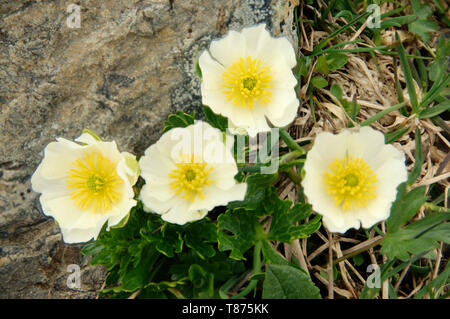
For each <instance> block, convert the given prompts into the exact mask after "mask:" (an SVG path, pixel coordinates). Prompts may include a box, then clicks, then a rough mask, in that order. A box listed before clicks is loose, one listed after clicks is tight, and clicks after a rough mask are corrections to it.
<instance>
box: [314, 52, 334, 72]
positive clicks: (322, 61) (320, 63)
mask: <svg viewBox="0 0 450 319" xmlns="http://www.w3.org/2000/svg"><path fill="white" fill-rule="evenodd" d="M314 71H316V72H320V73H322V74H324V75H328V73H330V67H329V66H328V62H327V58H326V57H325V56H324V55H321V56H320V57H319V58H318V59H317V63H316V67H315V69H314Z"/></svg>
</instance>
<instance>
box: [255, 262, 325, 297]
mask: <svg viewBox="0 0 450 319" xmlns="http://www.w3.org/2000/svg"><path fill="white" fill-rule="evenodd" d="M262 297H263V298H266V299H286V298H287V299H320V298H321V296H320V292H319V288H317V287H316V286H315V285H314V283H313V282H312V281H311V280H310V279H309V278H308V276H307V275H305V273H304V272H302V271H301V270H299V269H297V268H295V267H291V266H288V265H270V264H269V265H266V276H265V279H264V286H263V293H262Z"/></svg>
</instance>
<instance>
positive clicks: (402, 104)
mask: <svg viewBox="0 0 450 319" xmlns="http://www.w3.org/2000/svg"><path fill="white" fill-rule="evenodd" d="M404 105H405V102H402V103H399V104H396V105H394V106H391V107H388V108H387V109H385V110H383V111H380V112H378V113H377V114H375V115H374V116H372V117H370V118H368V119H367V120H365V121H362V122H361V123H360V125H361V126H367V125H370V124H372V123H373V122H375V121H378V120H379V119H380V118H382V117H383V116H384V115H386V114H388V113H390V112H392V111H395V110H398V109H401V108H402V107H403V106H404Z"/></svg>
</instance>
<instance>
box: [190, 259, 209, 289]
mask: <svg viewBox="0 0 450 319" xmlns="http://www.w3.org/2000/svg"><path fill="white" fill-rule="evenodd" d="M207 279H208V276H207V273H206V271H204V270H203V268H202V267H201V266H200V265H197V264H193V265H191V266H190V267H189V280H190V281H191V282H192V284H193V285H194V287H195V288H201V287H202V286H203V285H205V284H206V282H207Z"/></svg>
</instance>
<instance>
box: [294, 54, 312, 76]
mask: <svg viewBox="0 0 450 319" xmlns="http://www.w3.org/2000/svg"><path fill="white" fill-rule="evenodd" d="M310 64H311V58H310V57H308V56H302V57H300V58H298V60H297V76H298V78H300V76H306V75H307V74H308V69H309V65H310Z"/></svg>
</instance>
